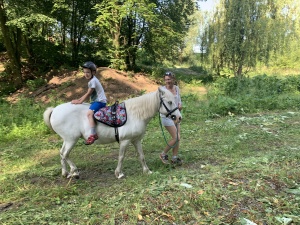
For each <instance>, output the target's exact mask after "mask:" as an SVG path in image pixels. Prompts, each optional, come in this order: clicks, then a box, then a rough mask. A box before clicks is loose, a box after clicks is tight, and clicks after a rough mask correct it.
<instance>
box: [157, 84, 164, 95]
mask: <svg viewBox="0 0 300 225" xmlns="http://www.w3.org/2000/svg"><path fill="white" fill-rule="evenodd" d="M158 91H159V93H160V94H161V95H164V94H165V91H164V90H163V88H162V86H159V87H158Z"/></svg>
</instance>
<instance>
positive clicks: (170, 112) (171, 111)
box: [159, 97, 178, 120]
mask: <svg viewBox="0 0 300 225" xmlns="http://www.w3.org/2000/svg"><path fill="white" fill-rule="evenodd" d="M162 105H163V106H164V107H165V109H166V111H167V112H168V113H167V115H166V117H169V116H171V119H172V120H176V116H175V115H172V113H173V112H175V111H176V110H177V109H178V107H175V108H174V109H172V110H170V109H169V108H168V107H167V106H166V104H165V103H164V101H163V98H162V97H160V104H159V108H161V106H162Z"/></svg>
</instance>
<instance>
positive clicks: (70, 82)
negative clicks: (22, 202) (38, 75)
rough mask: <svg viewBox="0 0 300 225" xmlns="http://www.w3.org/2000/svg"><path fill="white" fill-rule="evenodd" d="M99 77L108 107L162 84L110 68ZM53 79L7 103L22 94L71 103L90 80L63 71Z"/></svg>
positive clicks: (200, 90) (198, 89)
mask: <svg viewBox="0 0 300 225" xmlns="http://www.w3.org/2000/svg"><path fill="white" fill-rule="evenodd" d="M49 76H50V75H49ZM96 76H97V77H98V79H99V80H100V82H101V83H102V85H103V88H104V90H105V93H106V96H107V98H108V103H109V104H111V103H114V102H115V101H117V100H118V101H122V100H125V99H127V98H130V97H133V96H137V95H140V94H143V93H148V92H153V91H155V90H157V88H158V86H159V85H160V84H158V83H156V82H154V81H153V80H151V79H149V78H148V77H147V76H145V75H144V74H141V73H137V74H133V75H128V74H127V73H125V72H122V71H118V70H114V69H111V68H108V67H99V68H98V69H97V75H96ZM51 77H52V78H51V79H50V80H49V81H48V83H47V84H46V85H44V86H42V87H40V88H39V89H37V90H35V91H33V92H30V91H28V89H26V88H23V89H21V90H19V91H18V92H16V93H14V94H12V95H11V96H9V97H8V100H9V101H10V102H15V101H17V100H18V97H19V96H20V94H23V95H25V96H28V97H32V98H35V100H36V101H42V102H44V103H47V102H49V101H50V99H52V100H53V99H57V100H58V99H59V100H62V101H64V102H68V101H71V100H72V99H76V98H79V97H81V96H82V95H83V94H84V93H85V92H86V91H87V80H86V79H85V77H84V76H83V73H82V72H79V71H61V72H60V73H59V74H57V75H55V76H51ZM188 89H189V91H191V92H193V93H194V92H195V93H200V94H204V93H206V89H205V88H204V87H192V88H190V87H189V88H188ZM183 93H185V92H183Z"/></svg>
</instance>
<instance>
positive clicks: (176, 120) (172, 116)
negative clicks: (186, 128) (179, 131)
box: [171, 115, 181, 123]
mask: <svg viewBox="0 0 300 225" xmlns="http://www.w3.org/2000/svg"><path fill="white" fill-rule="evenodd" d="M171 119H172V120H173V121H174V122H175V123H180V121H181V116H179V117H178V119H177V117H176V116H175V115H171Z"/></svg>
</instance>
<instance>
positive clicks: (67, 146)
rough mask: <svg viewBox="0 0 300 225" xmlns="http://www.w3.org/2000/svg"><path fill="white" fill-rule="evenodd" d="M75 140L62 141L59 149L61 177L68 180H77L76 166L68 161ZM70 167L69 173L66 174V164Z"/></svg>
mask: <svg viewBox="0 0 300 225" xmlns="http://www.w3.org/2000/svg"><path fill="white" fill-rule="evenodd" d="M76 141H77V140H72V141H64V143H63V146H62V148H61V149H60V158H61V160H60V161H61V167H62V176H64V177H67V178H70V177H75V178H79V172H78V169H77V167H76V165H75V164H74V163H73V162H72V161H71V160H70V159H69V154H70V152H71V150H72V148H73V147H74V145H75V144H76ZM66 162H67V163H68V164H69V166H70V173H68V169H67V164H66Z"/></svg>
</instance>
